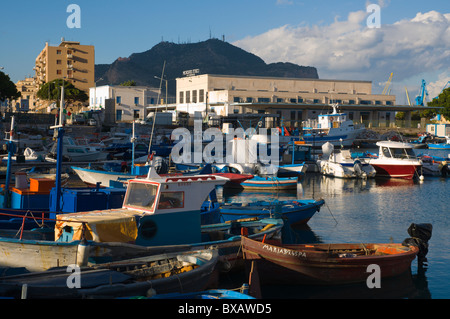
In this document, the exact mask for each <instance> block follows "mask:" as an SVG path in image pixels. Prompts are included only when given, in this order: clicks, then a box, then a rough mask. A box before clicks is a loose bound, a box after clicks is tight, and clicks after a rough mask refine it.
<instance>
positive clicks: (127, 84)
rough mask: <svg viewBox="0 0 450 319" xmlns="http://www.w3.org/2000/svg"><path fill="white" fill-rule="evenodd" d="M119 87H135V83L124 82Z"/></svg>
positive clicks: (132, 81)
mask: <svg viewBox="0 0 450 319" xmlns="http://www.w3.org/2000/svg"><path fill="white" fill-rule="evenodd" d="M120 85H121V86H136V81H134V80H129V81H125V82H123V83H121V84H120Z"/></svg>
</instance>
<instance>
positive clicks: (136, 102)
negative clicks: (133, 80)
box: [134, 96, 139, 105]
mask: <svg viewBox="0 0 450 319" xmlns="http://www.w3.org/2000/svg"><path fill="white" fill-rule="evenodd" d="M134 104H136V105H138V104H139V97H138V96H136V97H135V98H134Z"/></svg>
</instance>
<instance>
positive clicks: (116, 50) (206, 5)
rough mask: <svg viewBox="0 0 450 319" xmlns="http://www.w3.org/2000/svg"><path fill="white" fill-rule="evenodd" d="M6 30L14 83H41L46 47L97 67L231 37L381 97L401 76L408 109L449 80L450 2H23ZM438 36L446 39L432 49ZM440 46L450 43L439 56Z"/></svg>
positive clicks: (3, 44)
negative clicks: (377, 15) (39, 68)
mask: <svg viewBox="0 0 450 319" xmlns="http://www.w3.org/2000/svg"><path fill="white" fill-rule="evenodd" d="M72 3H74V4H77V5H79V6H80V8H81V28H79V29H78V28H73V29H70V28H68V27H67V25H66V20H67V18H68V17H69V15H70V14H71V13H70V12H66V9H67V7H68V5H69V4H72ZM370 3H375V4H379V5H380V8H381V28H379V29H371V30H368V28H367V26H366V25H365V24H366V18H367V17H368V16H369V14H370V13H367V12H366V7H367V5H368V4H370ZM0 21H1V23H0V67H4V70H3V71H4V72H5V73H8V74H9V75H10V77H11V79H12V80H13V81H14V82H16V81H18V80H20V79H23V78H25V77H27V76H29V75H33V72H34V71H33V70H32V68H33V66H34V60H35V58H36V56H37V55H38V54H39V52H40V51H41V50H42V49H43V47H44V46H45V42H46V41H48V42H49V43H50V45H58V44H59V43H60V39H61V37H64V38H65V39H66V40H71V41H80V42H81V43H83V44H90V45H94V46H95V49H96V63H97V64H99V63H112V62H113V61H114V60H115V59H117V58H118V57H127V56H129V55H130V54H132V53H135V52H143V51H146V50H148V49H150V48H152V47H153V46H154V45H156V44H158V43H159V42H160V41H161V40H164V41H171V42H175V43H178V42H180V43H185V42H198V41H204V40H207V39H208V38H209V37H210V35H211V36H213V37H216V38H222V36H225V40H226V41H228V42H230V43H232V44H234V45H237V46H239V47H242V48H243V49H245V50H247V51H250V52H253V53H255V54H257V55H258V56H260V57H261V58H262V59H264V60H265V61H266V62H267V63H270V62H278V61H283V62H287V61H289V62H293V63H297V64H301V65H311V66H315V67H317V68H318V72H319V76H320V77H321V78H335V79H355V80H359V79H361V80H370V81H373V84H374V87H373V90H374V92H375V93H378V92H377V91H380V92H381V90H382V85H383V83H382V82H383V81H386V80H387V79H388V77H389V74H390V73H391V72H394V78H393V86H394V84H395V88H396V90H397V92H398V93H397V94H399V95H402V96H401V97H400V96H398V97H397V101H398V102H400V103H403V102H404V101H403V100H404V96H403V95H404V93H401V92H404V86H408V89H409V90H412V91H414V90H416V89H417V90H418V87H419V86H420V81H421V78H426V81H427V83H430V86H429V91H430V90H438V89H437V88H438V87H439V85H440V84H442V85H443V83H445V82H446V79H447V78H448V80H450V72H449V71H450V69H449V68H450V67H449V65H450V62H449V61H450V41H448V40H449V35H448V34H449V33H450V28H449V26H450V1H448V0H439V1H437V0H427V1H423V0H422V1H417V0H409V1H407V0H383V1H381V0H370V1H364V0H359V1H358V0H339V1H336V0H334V1H333V0H316V1H299V0H240V1H237V0H228V1H216V0H192V1H181V0H180V1H177V0H166V1H139V0H129V1H117V0H109V1H106V0H90V1H87V0H70V1H65V0H58V1H50V0H42V1H36V0H23V1H8V2H6V1H2V2H1V4H0ZM415 28H417V30H416V29H415ZM443 30H446V31H447V32H446V33H447V35H445V32H443ZM440 32H442V39H439V36H438V38H437V39H434V42H432V43H428V42H429V41H430V40H429V39H430V38H432V37H433V36H435V37H436V34H438V35H439V34H440ZM330 33H331V34H332V35H331V36H329V34H330ZM326 34H328V35H327V36H326ZM306 35H307V36H306ZM405 39H406V40H405ZM362 40H366V42H367V43H366V44H364V49H362V48H363V44H362V43H361V41H362ZM440 40H442V41H445V42H449V43H446V44H443V45H442V46H441V45H438V48H435V47H436V43H439V41H440ZM339 41H340V42H339ZM342 43H351V44H347V45H345V47H343V46H342ZM367 46H368V48H367ZM370 46H373V50H371V48H370ZM393 47H396V50H395V51H392V48H393ZM313 48H315V50H313ZM353 48H354V49H353ZM430 48H434V49H430ZM269 49H270V50H269ZM391 51H392V52H391ZM324 52H332V53H333V56H327V55H323V56H322V54H323V53H324ZM389 52H390V53H389ZM363 55H365V56H363ZM314 57H316V59H314ZM319 57H320V59H318V58H319ZM336 57H337V58H336ZM327 61H328V62H327ZM330 61H335V62H336V63H332V62H330ZM355 61H358V63H359V61H361V62H360V67H359V65H358V64H357V63H355ZM408 61H409V63H407V62H408ZM351 62H353V63H351ZM332 64H335V65H332ZM336 64H338V65H340V66H342V67H341V68H339V67H336ZM441 87H442V86H441ZM414 94H415V93H412V95H414ZM430 95H432V94H430Z"/></svg>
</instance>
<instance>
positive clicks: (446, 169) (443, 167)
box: [439, 161, 450, 177]
mask: <svg viewBox="0 0 450 319" xmlns="http://www.w3.org/2000/svg"><path fill="white" fill-rule="evenodd" d="M439 170H440V171H441V176H442V177H447V176H448V174H449V173H450V168H449V167H448V163H447V161H442V163H441V164H440V165H439Z"/></svg>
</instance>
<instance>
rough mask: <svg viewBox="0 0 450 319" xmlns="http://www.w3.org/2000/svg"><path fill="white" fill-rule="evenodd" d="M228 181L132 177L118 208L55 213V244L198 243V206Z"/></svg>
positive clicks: (207, 177)
mask: <svg viewBox="0 0 450 319" xmlns="http://www.w3.org/2000/svg"><path fill="white" fill-rule="evenodd" d="M149 175H151V174H150V173H149ZM155 175H156V174H155ZM228 180H229V179H228V178H225V177H221V176H214V175H195V176H176V177H159V176H158V177H156V178H154V177H153V178H149V177H147V178H139V179H132V180H130V181H129V182H128V187H127V191H126V194H125V198H124V202H123V206H122V208H120V209H111V210H98V211H91V212H81V213H73V214H60V215H57V220H58V222H57V223H56V226H55V240H57V241H63V242H67V241H73V240H81V239H82V238H83V237H84V238H86V239H87V240H94V241H97V242H111V241H114V242H128V243H134V244H138V245H145V246H155V245H177V244H187V243H197V242H201V215H200V214H201V206H202V204H203V202H204V201H205V199H206V198H207V197H208V195H209V194H210V192H211V191H212V190H213V189H214V187H215V186H216V185H223V184H225V183H226V182H227V181H228Z"/></svg>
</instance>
